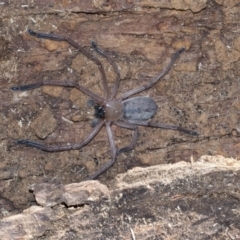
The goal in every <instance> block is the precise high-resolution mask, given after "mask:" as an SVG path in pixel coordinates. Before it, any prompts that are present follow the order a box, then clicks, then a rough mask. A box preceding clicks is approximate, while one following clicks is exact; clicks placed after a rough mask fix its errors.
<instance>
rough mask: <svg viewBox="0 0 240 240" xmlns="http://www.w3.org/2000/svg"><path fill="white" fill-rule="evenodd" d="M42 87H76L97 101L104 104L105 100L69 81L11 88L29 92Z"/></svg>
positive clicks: (43, 82) (43, 81)
mask: <svg viewBox="0 0 240 240" xmlns="http://www.w3.org/2000/svg"><path fill="white" fill-rule="evenodd" d="M41 86H62V87H75V88H77V89H78V90H79V91H81V92H83V93H85V94H86V95H88V96H89V97H91V98H93V99H94V100H96V101H100V102H103V101H104V99H103V98H102V97H100V96H99V95H97V94H96V93H94V92H92V91H90V90H89V89H87V88H86V87H84V86H82V85H80V84H79V83H77V82H69V81H52V80H42V81H41V82H37V83H32V84H27V85H22V86H14V87H11V89H12V90H13V91H28V90H31V89H34V88H38V87H41Z"/></svg>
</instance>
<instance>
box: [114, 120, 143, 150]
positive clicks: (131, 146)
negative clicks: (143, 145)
mask: <svg viewBox="0 0 240 240" xmlns="http://www.w3.org/2000/svg"><path fill="white" fill-rule="evenodd" d="M114 124H115V125H117V126H119V127H122V128H127V129H131V130H133V131H134V132H133V138H132V141H131V143H130V144H129V145H128V146H126V147H123V148H120V149H119V150H118V151H117V153H122V152H127V151H131V150H133V149H134V148H135V146H136V143H137V140H138V136H139V131H138V126H136V125H134V124H131V123H128V122H124V121H116V122H114Z"/></svg>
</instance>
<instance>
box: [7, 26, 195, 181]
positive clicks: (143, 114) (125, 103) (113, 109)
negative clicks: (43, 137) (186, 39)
mask: <svg viewBox="0 0 240 240" xmlns="http://www.w3.org/2000/svg"><path fill="white" fill-rule="evenodd" d="M28 33H29V34H30V35H32V36H35V37H37V38H45V39H51V40H55V41H66V42H68V43H69V44H70V45H72V46H73V47H75V48H76V49H78V50H79V52H81V53H82V54H84V55H85V56H86V57H87V58H89V59H90V60H91V61H92V62H94V63H95V64H96V65H97V66H98V69H99V71H100V74H101V82H102V85H103V93H104V96H103V97H101V96H99V95H97V94H96V93H94V92H92V91H91V90H89V89H87V88H86V87H84V86H82V85H81V84H80V83H78V82H73V81H64V82H59V81H46V80H43V81H41V82H37V83H33V84H28V85H24V86H18V87H12V90H14V91H26V90H30V89H33V88H37V87H40V86H42V85H52V86H65V87H75V88H77V89H78V90H80V91H81V92H83V93H85V94H86V95H88V96H89V97H90V98H91V99H93V100H92V101H93V102H94V104H93V106H94V110H95V117H96V118H97V119H98V121H97V122H96V124H94V129H93V130H92V131H91V132H90V133H89V134H88V135H87V137H86V138H85V139H84V140H83V141H82V142H80V143H66V144H65V145H63V144H58V143H55V144H51V145H45V144H41V143H38V142H33V141H30V140H17V141H16V142H17V143H18V144H24V145H26V146H29V147H36V148H39V149H42V150H44V151H47V152H55V151H64V150H73V149H80V148H82V147H84V146H85V145H87V144H88V143H89V142H90V141H91V140H92V139H93V138H94V137H95V136H96V135H97V134H98V132H99V131H100V130H101V129H102V127H103V126H104V125H105V127H106V130H107V134H108V140H109V144H110V148H111V152H112V159H111V161H109V162H108V163H107V164H105V165H104V166H103V167H102V168H100V169H99V170H98V171H96V172H95V173H93V174H92V175H90V176H89V177H88V178H87V179H95V178H97V177H98V176H99V175H100V174H102V173H103V172H104V171H106V170H107V169H109V168H110V167H111V166H112V165H113V164H114V163H115V161H116V157H117V153H120V152H123V151H129V150H132V149H134V147H135V145H136V143H137V139H138V125H140V126H146V127H155V128H164V129H171V130H177V131H181V132H184V133H187V134H190V135H193V136H197V135H198V134H197V132H194V131H191V130H187V129H184V128H182V127H179V126H173V125H167V124H163V123H155V122H152V121H151V118H152V117H153V116H154V114H155V113H156V111H157V104H156V103H155V102H154V100H153V99H151V98H150V97H144V96H139V97H133V98H130V97H131V96H133V95H135V94H137V93H140V92H142V91H145V90H147V89H149V88H151V87H152V86H153V85H154V84H156V83H157V82H158V81H159V80H160V79H161V78H162V77H163V76H165V75H166V74H167V73H168V72H169V71H170V69H171V67H172V66H173V64H174V62H175V61H176V59H177V58H178V56H179V55H180V53H182V52H183V51H184V48H181V49H180V50H178V51H177V52H176V53H175V54H174V55H173V57H172V60H171V61H170V63H169V64H168V66H167V67H166V68H165V69H164V70H163V71H162V72H160V73H159V74H158V75H157V76H156V77H155V78H154V79H152V80H151V81H150V83H149V84H147V85H144V86H140V87H137V88H135V89H133V90H130V91H128V92H125V93H123V94H121V96H120V98H119V99H117V98H116V95H117V91H118V88H119V83H120V73H119V70H118V68H117V66H116V64H115V63H114V62H113V60H112V59H111V58H110V57H109V56H108V55H107V54H106V53H104V52H103V51H102V50H100V49H99V48H98V47H97V46H96V44H95V43H94V42H93V43H92V47H93V48H94V50H95V51H97V52H98V53H99V54H100V55H102V56H103V57H105V58H106V59H107V60H108V62H109V63H110V65H111V66H112V68H113V70H114V71H115V73H116V81H115V84H114V85H113V88H112V89H111V91H109V88H108V85H107V80H106V74H105V71H104V69H103V66H102V64H101V62H100V61H99V60H98V58H96V57H95V56H94V55H92V53H91V52H89V51H88V50H86V49H85V48H83V47H82V46H80V45H79V44H78V43H76V42H75V41H73V40H72V39H70V38H68V37H61V36H56V35H52V34H46V33H36V32H34V31H32V30H30V29H29V30H28ZM98 103H101V104H98ZM112 124H115V125H117V126H119V127H122V128H127V129H131V130H133V139H132V141H131V143H130V144H129V145H128V146H126V147H124V148H121V149H119V150H117V149H116V145H115V143H114V136H113V132H112V129H111V125H112Z"/></svg>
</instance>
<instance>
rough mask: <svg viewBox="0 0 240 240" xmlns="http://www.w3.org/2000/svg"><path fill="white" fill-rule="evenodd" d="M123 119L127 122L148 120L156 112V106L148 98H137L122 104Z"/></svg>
mask: <svg viewBox="0 0 240 240" xmlns="http://www.w3.org/2000/svg"><path fill="white" fill-rule="evenodd" d="M122 104H123V118H124V119H128V120H148V119H150V118H151V117H152V116H153V115H154V114H155V113H156V111H157V108H158V106H157V104H156V103H155V102H154V101H153V100H152V99H151V98H150V97H145V96H139V97H134V98H129V99H127V100H124V101H123V102H122Z"/></svg>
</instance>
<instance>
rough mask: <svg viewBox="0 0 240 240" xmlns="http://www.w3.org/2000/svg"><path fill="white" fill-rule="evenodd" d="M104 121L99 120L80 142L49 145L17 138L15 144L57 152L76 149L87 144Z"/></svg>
mask: <svg viewBox="0 0 240 240" xmlns="http://www.w3.org/2000/svg"><path fill="white" fill-rule="evenodd" d="M104 124H105V121H101V122H99V123H98V124H97V126H96V127H95V128H94V129H93V131H92V132H91V133H90V134H89V135H88V136H87V137H86V138H85V139H84V140H83V141H82V142H81V143H55V144H51V145H45V144H40V143H37V142H34V141H30V140H17V141H16V143H17V144H23V145H25V146H28V147H35V148H38V149H41V150H43V151H46V152H58V151H66V150H76V149H80V148H82V147H84V146H85V145H87V144H88V143H89V142H90V141H91V140H92V139H93V138H94V137H95V136H96V135H97V134H98V133H99V131H100V130H101V129H102V127H103V125H104Z"/></svg>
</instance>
